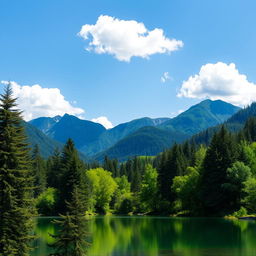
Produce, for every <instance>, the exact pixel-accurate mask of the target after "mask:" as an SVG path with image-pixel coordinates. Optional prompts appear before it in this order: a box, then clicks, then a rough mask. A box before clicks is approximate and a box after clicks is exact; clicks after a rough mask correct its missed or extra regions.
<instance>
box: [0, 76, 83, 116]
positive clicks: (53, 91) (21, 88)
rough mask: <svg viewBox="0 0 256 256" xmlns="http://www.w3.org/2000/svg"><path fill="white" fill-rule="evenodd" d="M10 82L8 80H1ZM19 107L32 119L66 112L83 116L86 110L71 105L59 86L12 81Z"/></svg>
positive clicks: (24, 114)
mask: <svg viewBox="0 0 256 256" xmlns="http://www.w3.org/2000/svg"><path fill="white" fill-rule="evenodd" d="M1 83H2V84H8V83H9V82H7V81H1ZM10 84H11V87H12V90H13V94H14V97H17V98H18V99H17V103H18V107H19V108H20V109H21V110H23V118H24V119H25V120H31V119H34V118H37V117H41V116H48V117H53V116H56V115H63V114H65V113H68V114H71V115H75V116H78V117H82V115H83V114H84V110H83V109H81V108H77V107H74V106H72V105H71V103H70V102H68V101H67V100H66V99H65V98H64V96H63V95H62V94H61V92H60V90H59V89H58V88H43V87H41V86H40V85H38V84H35V85H32V86H29V85H19V84H18V83H16V82H10Z"/></svg>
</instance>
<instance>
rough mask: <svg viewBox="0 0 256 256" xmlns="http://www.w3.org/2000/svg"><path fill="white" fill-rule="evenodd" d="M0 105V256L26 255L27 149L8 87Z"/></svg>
mask: <svg viewBox="0 0 256 256" xmlns="http://www.w3.org/2000/svg"><path fill="white" fill-rule="evenodd" d="M0 102H1V103H0V141H1V143H0V255H1V256H28V255H29V251H30V249H31V248H30V242H31V240H32V239H33V236H32V235H31V234H32V228H33V222H32V214H33V213H34V207H33V202H32V195H33V191H32V190H33V179H32V172H31V166H30V162H29V158H30V156H29V150H28V145H27V143H26V136H25V134H24V128H23V126H22V118H21V112H20V111H19V110H17V109H16V99H14V98H13V97H12V90H11V88H10V85H8V86H7V87H6V89H5V92H4V94H3V95H1V98H0Z"/></svg>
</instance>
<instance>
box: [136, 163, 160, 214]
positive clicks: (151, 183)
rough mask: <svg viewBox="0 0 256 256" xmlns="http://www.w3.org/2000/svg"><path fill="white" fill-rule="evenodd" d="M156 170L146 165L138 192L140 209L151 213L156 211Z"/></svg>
mask: <svg viewBox="0 0 256 256" xmlns="http://www.w3.org/2000/svg"><path fill="white" fill-rule="evenodd" d="M157 175H158V174H157V170H156V169H155V168H153V167H152V166H151V165H147V167H146V171H145V173H144V177H143V180H142V185H141V191H140V202H141V209H142V210H143V211H144V212H151V211H155V210H156V209H157V203H158V197H157Z"/></svg>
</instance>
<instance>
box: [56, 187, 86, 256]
mask: <svg viewBox="0 0 256 256" xmlns="http://www.w3.org/2000/svg"><path fill="white" fill-rule="evenodd" d="M81 195H82V194H81V192H80V191H79V188H78V187H77V186H75V187H74V190H73V191H72V197H71V201H70V202H67V213H66V214H65V215H60V217H61V219H60V220H55V223H56V224H58V225H59V226H60V230H59V234H57V235H53V237H54V238H55V239H56V241H55V242H54V243H53V244H52V245H51V247H53V248H54V249H55V250H56V253H55V254H54V255H58V256H70V255H72V256H85V255H86V249H87V246H88V242H87V241H86V236H87V231H86V230H87V227H86V219H85V216H84V212H83V210H84V206H83V205H82V200H81Z"/></svg>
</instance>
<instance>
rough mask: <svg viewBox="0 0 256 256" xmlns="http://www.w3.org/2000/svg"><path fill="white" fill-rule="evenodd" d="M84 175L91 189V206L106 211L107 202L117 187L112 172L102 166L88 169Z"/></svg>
mask: <svg viewBox="0 0 256 256" xmlns="http://www.w3.org/2000/svg"><path fill="white" fill-rule="evenodd" d="M86 176H87V179H88V182H89V184H90V190H91V191H92V196H91V198H92V201H91V205H90V206H91V208H95V209H97V210H98V211H99V212H103V213H106V212H108V211H109V203H110V201H111V199H112V197H113V195H114V192H115V190H116V189H117V184H116V182H115V180H114V179H113V177H112V174H111V173H110V172H108V171H106V170H104V169H103V168H96V169H91V170H88V171H87V172H86Z"/></svg>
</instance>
